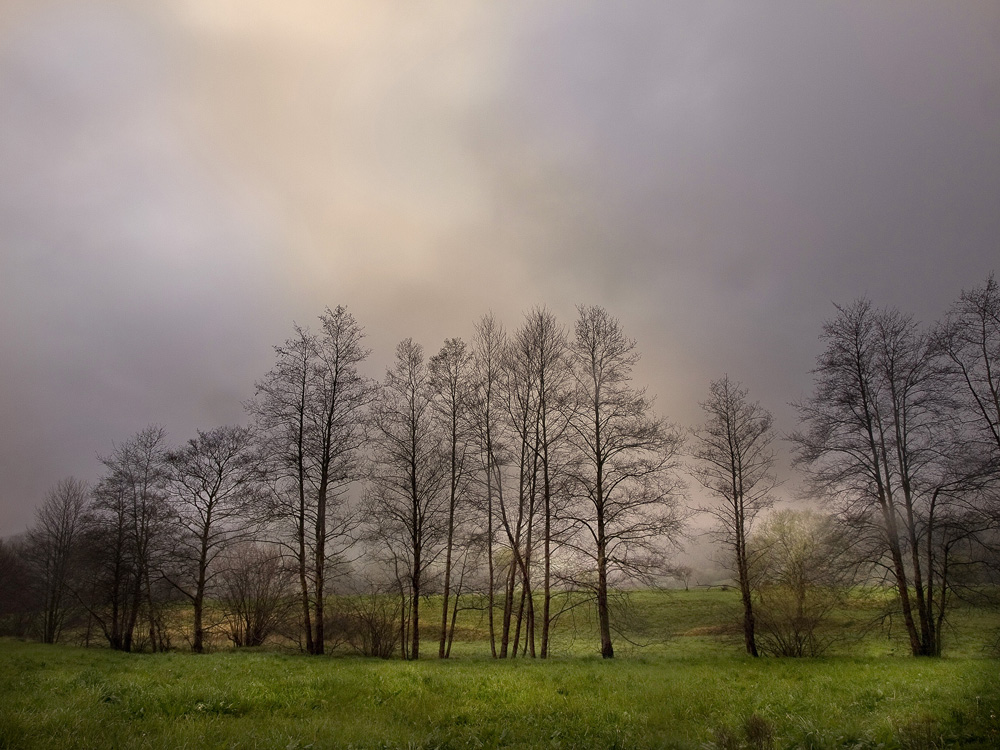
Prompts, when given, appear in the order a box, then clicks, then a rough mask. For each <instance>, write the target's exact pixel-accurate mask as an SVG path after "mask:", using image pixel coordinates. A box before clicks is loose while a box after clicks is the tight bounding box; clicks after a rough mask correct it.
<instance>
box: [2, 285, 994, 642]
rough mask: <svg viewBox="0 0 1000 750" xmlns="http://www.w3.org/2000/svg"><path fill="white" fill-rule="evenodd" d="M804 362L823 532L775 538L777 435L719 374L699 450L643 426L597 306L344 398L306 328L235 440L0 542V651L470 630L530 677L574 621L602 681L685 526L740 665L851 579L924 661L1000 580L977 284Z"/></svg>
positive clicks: (805, 443)
mask: <svg viewBox="0 0 1000 750" xmlns="http://www.w3.org/2000/svg"><path fill="white" fill-rule="evenodd" d="M823 340H824V342H825V344H826V349H825V351H824V353H823V354H822V355H821V356H820V357H819V359H818V361H817V365H816V368H815V370H814V371H813V373H814V378H815V387H814V392H813V394H812V395H811V396H810V397H809V398H807V399H805V400H804V401H802V402H801V403H800V404H797V408H798V410H799V414H800V422H801V425H800V429H799V431H797V432H795V433H793V434H792V435H791V436H790V439H791V441H792V443H793V445H794V448H795V456H796V457H795V461H796V464H797V465H798V466H800V467H801V468H802V469H803V470H804V472H805V474H806V476H808V478H809V481H810V484H811V494H812V496H813V498H814V500H815V501H816V503H817V504H818V506H819V507H820V508H822V509H823V510H824V511H825V512H824V513H821V514H815V513H813V514H802V513H792V512H789V511H782V512H778V513H775V512H773V511H772V506H773V504H774V496H773V491H774V489H775V488H776V486H777V479H776V475H775V473H774V463H775V452H774V441H775V433H774V426H773V419H772V416H771V414H770V412H768V411H767V410H766V409H764V408H763V407H762V406H760V405H759V404H757V403H755V402H752V401H751V400H750V399H749V395H748V391H747V390H746V389H745V388H744V387H743V386H742V385H741V384H740V383H738V382H736V381H734V380H731V379H730V378H729V376H725V377H723V378H721V379H719V380H717V381H715V382H713V383H712V384H711V385H710V388H709V395H708V399H707V400H706V401H705V402H704V403H703V404H702V408H703V411H704V422H703V423H702V424H701V425H699V426H697V427H696V428H694V429H691V430H688V431H686V433H685V432H682V431H681V430H680V429H679V428H677V427H675V426H673V425H671V424H669V423H668V422H666V421H664V420H663V419H662V418H661V417H659V416H658V415H657V414H656V413H655V411H654V404H653V400H652V399H651V398H650V397H649V396H647V394H646V391H645V390H644V389H643V388H641V387H639V386H637V385H636V384H635V383H634V381H633V370H634V367H635V365H636V363H637V361H638V359H639V352H638V349H637V345H636V342H635V341H633V340H632V339H631V338H629V337H628V336H627V335H626V334H625V332H624V331H623V330H622V327H621V325H620V323H619V321H618V320H617V319H615V318H614V317H613V316H611V315H610V314H609V313H608V312H607V311H605V310H604V309H603V308H600V307H592V306H582V307H580V308H579V309H578V317H577V320H576V321H575V324H574V326H573V327H572V329H571V330H570V329H567V328H566V327H565V326H563V325H562V324H560V323H559V322H558V321H557V320H556V318H555V317H554V316H553V315H552V314H551V313H550V312H549V311H548V310H546V309H544V308H536V309H533V310H530V311H529V312H528V313H527V314H526V315H525V316H524V320H523V322H522V324H521V326H520V327H519V328H517V329H516V330H513V331H510V332H508V331H507V330H506V329H505V328H504V327H503V325H502V324H501V323H499V322H498V321H497V320H496V319H495V318H493V317H492V316H491V315H487V316H485V317H483V318H482V319H481V320H480V321H479V322H478V323H477V325H476V327H475V335H474V337H473V339H472V340H471V341H468V342H466V341H463V340H461V339H448V340H447V341H445V342H444V344H443V346H442V347H441V349H440V350H439V351H438V352H437V353H435V354H433V355H431V356H430V357H428V356H426V355H425V352H424V350H423V348H422V347H421V346H420V345H419V344H417V343H416V342H414V341H412V340H410V339H406V340H404V341H402V342H400V344H399V345H398V347H397V349H396V356H395V359H394V361H393V363H392V364H391V366H390V367H389V368H388V371H387V372H386V374H385V377H384V379H383V380H382V381H380V382H378V381H374V380H372V379H369V378H367V377H365V376H364V375H363V374H362V367H363V365H364V362H365V361H366V359H367V357H368V356H369V351H368V350H367V349H366V348H365V346H364V331H363V329H362V327H361V326H360V325H359V323H358V322H357V321H356V320H355V319H354V317H353V315H351V313H350V312H348V311H347V310H346V309H345V308H343V307H337V308H336V309H332V310H331V309H327V310H325V311H324V313H323V314H322V315H321V316H320V319H319V326H318V327H317V328H316V329H315V330H313V329H309V328H304V327H299V326H296V327H295V328H294V329H293V334H292V336H291V337H290V338H289V339H288V340H286V341H285V342H284V343H282V344H281V345H279V346H276V347H275V359H274V365H273V367H272V368H271V370H270V371H269V372H268V373H266V374H265V375H264V376H263V377H262V378H261V379H260V380H259V381H258V383H257V387H256V392H255V394H254V396H253V398H251V399H250V400H249V401H248V402H247V403H246V410H247V413H248V416H249V420H248V426H224V427H219V428H215V429H212V430H208V431H204V432H202V431H199V432H198V433H197V435H196V436H195V437H193V438H191V439H190V440H188V442H187V443H186V444H184V445H182V446H170V445H168V443H167V440H166V436H165V434H164V431H163V429H162V428H160V427H157V426H150V427H147V428H145V429H143V430H141V431H139V432H138V433H136V434H135V435H134V436H132V437H131V438H129V439H128V440H126V441H124V442H123V443H122V444H120V445H114V446H113V447H112V450H111V452H110V453H109V454H108V455H106V456H104V457H102V458H101V462H102V464H103V466H104V472H103V474H102V476H101V478H100V480H99V481H98V482H97V483H96V484H95V485H94V486H93V487H88V486H86V485H84V484H83V483H81V482H79V481H77V480H75V479H66V480H63V481H61V482H59V483H58V484H56V486H55V487H54V488H53V489H52V490H51V491H50V493H49V494H48V496H47V497H46V498H45V501H44V503H43V504H42V506H41V507H40V508H39V510H38V513H37V516H36V521H35V524H34V525H33V526H32V527H31V528H30V529H29V530H28V532H26V533H25V534H23V535H21V536H19V537H16V538H13V539H8V540H0V628H2V630H3V632H6V633H8V634H15V635H22V636H31V637H37V638H39V639H41V640H43V641H45V642H48V643H54V642H56V641H58V640H59V639H60V637H62V636H63V635H64V634H65V633H66V632H67V629H69V628H71V629H72V631H73V633H74V638H79V639H82V640H83V641H85V642H87V643H105V644H106V645H108V646H110V647H111V648H114V649H120V650H123V651H132V650H137V649H148V650H160V649H166V648H172V647H176V646H179V645H182V644H178V643H173V642H172V639H176V638H177V637H178V635H177V634H178V633H181V632H183V633H185V637H186V639H187V644H186V645H188V646H189V647H190V648H191V649H193V650H194V651H202V650H204V649H205V648H206V643H207V638H208V635H209V634H210V633H225V634H226V635H227V637H228V638H229V639H230V640H231V642H232V643H233V645H235V646H237V647H245V646H258V645H262V644H264V643H266V642H268V640H269V639H270V638H273V637H282V638H285V639H288V640H289V641H290V642H294V643H297V644H298V645H299V647H301V648H302V649H303V650H304V651H306V652H308V653H311V654H323V653H325V652H326V651H327V650H328V649H329V648H330V647H331V646H332V645H334V644H338V643H342V642H346V643H349V644H350V645H352V646H354V647H355V648H357V649H358V650H359V651H361V652H362V653H367V654H373V655H379V656H390V655H392V654H394V653H398V654H399V655H401V656H402V657H403V658H407V659H416V658H419V657H420V655H421V645H422V642H421V638H422V636H424V635H428V634H430V633H433V634H434V636H435V638H436V644H435V645H436V646H437V649H436V650H437V656H438V657H440V658H447V657H448V656H449V655H450V654H451V650H452V644H453V642H454V639H455V636H456V623H457V622H458V614H459V611H460V610H461V609H469V608H473V609H476V610H478V611H479V612H480V613H481V617H482V618H483V619H482V621H483V622H484V625H485V627H487V628H488V633H489V649H490V653H491V654H492V655H493V656H494V657H495V658H511V657H515V656H531V657H536V656H537V657H540V658H545V657H547V656H549V655H550V654H551V649H552V640H551V638H552V634H553V632H554V631H555V629H556V628H557V627H558V625H559V621H560V618H562V617H563V616H564V615H566V614H567V613H568V612H571V611H572V610H573V609H574V608H576V607H579V606H581V605H587V606H592V607H593V611H594V612H595V615H596V621H597V624H598V628H599V634H600V651H601V654H602V655H603V656H604V657H606V658H608V657H612V656H613V655H614V640H615V633H616V627H617V625H616V621H615V618H614V609H613V607H612V606H611V598H612V596H613V595H614V593H615V592H616V591H619V590H622V589H623V588H625V587H628V586H636V585H650V586H652V585H660V584H662V583H663V582H664V580H665V579H668V578H670V577H671V576H674V577H675V578H678V579H683V581H684V584H685V586H687V580H688V578H689V577H690V571H689V570H687V571H685V570H684V569H683V568H680V567H678V566H675V565H673V564H672V560H673V555H672V550H673V548H674V547H675V546H676V545H677V544H678V542H679V541H680V538H681V534H682V531H683V529H684V521H685V519H686V517H687V516H688V515H689V513H690V512H691V511H702V512H707V513H710V514H711V515H712V517H713V518H714V520H715V526H714V531H713V533H714V534H715V535H716V537H717V539H718V540H719V541H720V542H721V543H722V545H723V548H724V549H725V550H727V553H728V560H727V561H728V562H729V564H730V565H731V569H732V575H733V580H734V581H735V582H736V584H737V586H738V588H739V592H740V600H741V603H742V612H743V616H742V619H741V626H742V628H741V629H742V633H743V641H744V645H745V648H746V650H747V652H748V653H749V654H751V655H754V656H756V655H758V654H759V653H776V654H787V655H800V654H803V653H816V652H818V651H819V650H821V648H822V646H823V643H822V637H821V635H820V633H819V630H818V629H817V626H818V624H819V623H821V622H822V620H823V618H824V617H825V616H827V614H828V613H829V612H830V610H831V609H832V608H833V607H834V606H835V604H836V595H837V592H838V591H843V590H844V588H845V587H846V586H849V585H850V584H852V583H855V582H858V581H862V580H863V581H866V582H868V583H872V582H875V581H884V584H885V585H886V586H888V587H890V588H892V589H893V590H894V591H895V598H896V610H897V613H898V615H899V616H900V617H901V618H902V620H903V622H904V624H905V627H906V630H907V634H908V638H909V642H910V646H911V650H912V652H913V653H914V654H915V655H938V654H940V653H941V646H942V640H941V633H942V627H943V624H944V622H945V618H946V615H947V612H948V611H949V608H950V606H951V604H952V602H953V601H954V600H955V598H956V597H971V596H984V595H987V594H988V593H989V592H990V585H993V586H995V584H996V583H997V582H998V581H997V575H998V572H1000V550H998V542H1000V537H998V533H1000V500H998V491H997V488H998V479H1000V293H998V289H997V284H996V282H995V281H994V279H993V277H992V276H991V277H990V278H989V279H988V280H987V282H986V283H985V284H984V285H983V286H982V287H980V288H977V289H974V290H972V291H971V292H967V293H963V294H962V296H961V298H960V299H959V301H958V302H956V304H955V305H954V306H953V308H952V310H951V311H950V312H949V314H948V316H947V317H946V319H945V320H944V321H942V322H941V323H939V324H937V325H934V326H931V327H927V328H924V327H921V326H919V325H918V324H917V323H916V322H914V321H913V320H912V319H911V318H909V317H907V316H905V315H903V314H901V313H899V312H898V311H895V310H888V309H882V310H879V309H876V308H875V307H874V306H873V305H872V304H871V303H870V302H868V301H867V300H860V301H858V302H855V303H853V304H852V305H850V306H847V307H843V308H839V307H838V308H837V315H836V317H835V318H834V319H833V320H831V321H829V322H828V323H827V324H826V325H825V327H824V332H823ZM685 470H686V473H687V474H688V475H690V476H692V477H693V478H694V479H695V480H696V481H697V483H698V484H700V485H701V486H702V487H703V488H704V489H705V490H706V493H707V497H708V498H709V500H708V501H707V502H706V503H705V504H703V505H701V506H699V507H689V503H688V502H687V496H686V492H685V485H684V483H683V479H682V476H683V474H684V472H685ZM333 594H339V596H336V597H333ZM431 594H434V595H435V597H434V598H433V599H430V598H429V596H430V595H431ZM179 602H183V603H187V604H188V605H189V606H187V607H180V608H179V607H178V606H177V604H178V603H179ZM334 602H336V603H335V604H334ZM432 602H433V605H434V606H435V607H436V608H437V609H436V610H435V611H431V612H430V613H428V612H427V611H426V608H427V607H428V606H431V603H432ZM179 613H182V614H179ZM179 616H183V617H184V618H185V619H186V620H187V621H186V623H184V625H185V627H183V628H180V627H178V625H179V624H180V623H178V622H177V618H178V617H179Z"/></svg>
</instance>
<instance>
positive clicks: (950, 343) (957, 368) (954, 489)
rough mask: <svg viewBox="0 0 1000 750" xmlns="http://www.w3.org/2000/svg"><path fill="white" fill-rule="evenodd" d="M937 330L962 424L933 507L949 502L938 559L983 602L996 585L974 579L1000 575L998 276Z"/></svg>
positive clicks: (964, 298) (965, 295) (966, 294)
mask: <svg viewBox="0 0 1000 750" xmlns="http://www.w3.org/2000/svg"><path fill="white" fill-rule="evenodd" d="M935 335H936V340H937V343H938V346H939V350H940V352H941V353H942V358H943V360H944V362H945V372H946V376H947V378H948V380H949V382H950V384H951V387H952V389H953V392H954V397H955V408H956V411H957V413H958V419H957V420H956V422H957V424H958V425H959V426H960V427H959V430H957V434H956V436H955V439H953V440H952V441H951V443H950V444H949V445H948V447H947V448H946V450H947V453H948V455H950V456H951V457H952V461H951V462H950V463H949V469H950V472H949V473H950V476H949V479H950V480H951V481H949V482H944V483H942V485H941V486H940V487H939V488H937V489H936V491H935V493H936V494H935V497H934V501H933V503H932V508H931V512H932V513H936V514H939V515H938V517H940V510H939V507H940V506H939V504H938V502H937V500H938V498H939V496H943V497H944V498H945V499H946V502H945V503H944V504H943V505H944V511H945V513H944V516H945V517H944V518H942V519H941V521H940V522H939V523H937V524H936V527H937V528H939V529H940V530H941V532H942V534H941V537H942V538H941V540H940V541H939V543H938V545H937V547H938V549H939V550H940V553H941V554H940V555H939V559H938V564H939V566H940V568H941V569H942V572H944V571H952V572H955V573H957V574H958V575H956V576H954V577H953V578H952V580H953V581H954V582H955V583H956V584H959V583H970V584H973V585H970V586H963V587H962V589H963V590H962V591H961V594H962V595H963V596H966V597H968V596H970V595H971V596H973V597H974V598H976V599H982V598H983V593H984V592H985V591H988V590H990V588H989V587H983V586H981V585H975V584H979V583H982V582H983V581H996V580H997V579H998V578H1000V487H998V485H1000V285H998V284H997V281H996V279H995V278H994V276H993V275H992V274H990V276H989V277H988V278H987V279H986V282H985V283H984V284H983V285H982V286H981V287H977V288H975V289H972V290H971V291H963V292H962V295H961V297H960V299H959V300H958V301H957V302H956V303H955V304H954V305H953V306H952V308H951V310H950V311H949V314H948V316H947V318H946V319H945V321H944V322H943V323H942V324H941V325H939V326H938V327H937V330H936V331H935ZM956 505H958V508H957V512H956V507H955V506H956ZM949 511H950V512H949ZM987 598H988V597H987Z"/></svg>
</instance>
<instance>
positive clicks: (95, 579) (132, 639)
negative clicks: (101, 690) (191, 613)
mask: <svg viewBox="0 0 1000 750" xmlns="http://www.w3.org/2000/svg"><path fill="white" fill-rule="evenodd" d="M165 441H166V434H165V433H164V431H163V428H162V427H158V426H155V425H154V426H150V427H147V428H145V429H143V430H142V431H140V432H139V433H137V434H136V435H135V436H133V437H132V438H130V439H129V440H127V441H125V442H124V443H122V444H120V445H116V446H115V447H114V450H113V451H112V453H111V455H109V456H107V457H104V458H102V459H101V462H102V463H103V464H104V466H105V468H106V474H105V475H104V477H102V479H101V480H100V482H98V484H97V486H96V487H95V489H94V499H93V503H92V505H91V513H90V515H89V520H88V533H87V537H88V539H87V548H88V552H87V553H86V554H87V555H88V557H89V560H88V561H87V562H88V569H89V570H90V571H91V574H90V576H89V580H87V581H84V582H82V583H81V586H80V588H79V589H78V595H79V596H80V597H81V600H82V601H83V602H84V603H85V605H86V606H87V609H88V611H89V612H90V614H91V616H92V617H93V618H94V620H95V621H96V622H97V623H98V625H99V626H100V628H101V630H102V631H103V633H104V635H105V637H106V638H107V640H108V644H109V645H110V646H111V648H113V649H116V650H121V651H131V650H132V649H133V647H134V645H135V643H136V627H137V625H138V622H139V617H140V614H144V615H145V617H146V620H147V623H148V626H149V630H148V637H149V643H150V645H151V647H152V648H153V649H154V650H156V649H157V648H160V647H162V646H166V645H167V639H168V634H167V633H166V632H165V630H164V628H163V624H162V622H161V619H160V613H159V607H158V605H159V600H158V597H157V596H156V586H155V584H156V583H157V581H158V578H157V570H158V568H159V566H160V564H161V562H162V557H163V553H164V551H165V549H166V548H167V546H168V542H167V539H168V534H169V531H170V526H169V523H168V520H169V512H168V506H167V499H166V489H165V485H166V465H165V462H164V456H165V451H166V447H165Z"/></svg>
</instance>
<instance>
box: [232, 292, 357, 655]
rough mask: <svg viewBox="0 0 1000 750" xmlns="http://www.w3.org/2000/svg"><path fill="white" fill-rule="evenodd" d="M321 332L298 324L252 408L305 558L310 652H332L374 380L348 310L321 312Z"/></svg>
mask: <svg viewBox="0 0 1000 750" xmlns="http://www.w3.org/2000/svg"><path fill="white" fill-rule="evenodd" d="M320 324H321V330H320V332H319V333H315V334H314V333H312V332H310V331H308V330H305V329H302V328H300V327H298V326H296V327H295V335H294V336H293V337H292V338H291V339H289V340H288V341H286V342H285V344H284V345H283V346H279V347H275V352H276V354H277V362H276V364H275V366H274V368H273V369H272V370H271V372H269V373H268V374H267V376H265V378H264V379H263V380H262V381H261V382H259V383H258V384H257V394H256V397H255V398H254V400H253V401H251V402H250V403H249V404H248V410H249V411H250V413H251V414H252V415H253V416H254V418H255V420H256V423H257V428H258V433H259V434H261V435H262V436H263V438H264V440H265V443H266V446H267V448H266V450H267V451H268V452H269V453H270V454H271V456H272V459H273V462H274V466H273V469H274V471H275V473H276V486H277V489H278V496H279V500H280V501H281V503H280V508H281V509H283V513H282V516H283V517H284V518H285V519H286V520H287V521H288V522H290V525H291V527H292V537H293V541H292V542H291V544H290V545H289V546H290V548H291V551H292V554H293V555H294V556H295V558H296V560H297V561H298V566H299V586H300V589H301V594H302V614H303V618H302V622H303V629H304V631H305V637H306V650H307V651H308V652H309V653H311V654H322V653H323V652H324V649H325V637H324V633H323V627H324V623H323V621H324V601H325V596H326V582H327V578H328V577H329V575H330V570H329V569H328V565H329V564H330V562H331V560H334V559H336V557H337V555H338V554H341V555H342V554H343V553H344V551H345V550H346V549H347V548H348V547H349V546H350V544H351V542H352V541H353V533H354V531H355V530H356V528H357V518H356V516H355V514H354V513H353V512H352V509H351V507H350V506H349V504H348V502H347V500H348V497H347V496H348V491H349V490H350V488H351V487H352V486H353V485H355V483H357V482H358V481H359V480H360V479H361V478H362V476H363V473H364V462H363V447H364V435H365V429H364V428H365V422H366V420H367V409H368V406H369V405H370V403H371V401H372V398H373V395H374V386H373V384H372V383H371V382H370V381H368V380H367V379H366V378H364V377H362V376H361V374H360V373H359V371H358V367H359V365H360V364H361V363H362V362H363V361H364V360H365V359H366V358H367V356H368V353H369V352H368V350H367V349H365V348H364V347H363V346H362V342H363V339H364V332H363V330H362V329H361V327H360V326H359V325H358V323H357V321H356V320H355V319H354V316H353V315H351V314H350V313H349V312H348V311H347V310H346V309H345V308H344V307H337V308H336V309H335V310H330V309H329V308H328V309H327V310H326V311H325V312H324V313H323V315H321V316H320Z"/></svg>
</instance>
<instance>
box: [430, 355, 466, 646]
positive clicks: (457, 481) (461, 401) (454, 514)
mask: <svg viewBox="0 0 1000 750" xmlns="http://www.w3.org/2000/svg"><path fill="white" fill-rule="evenodd" d="M471 369H472V356H471V354H470V353H469V351H468V347H467V346H466V344H465V342H464V341H462V340H461V339H448V340H447V341H445V343H444V346H443V347H441V351H439V352H438V353H437V354H435V355H434V356H433V357H431V360H430V366H429V370H428V374H429V376H430V385H431V388H432V390H433V391H434V396H435V398H434V403H435V411H436V413H437V418H438V421H439V422H440V426H441V429H442V432H443V433H444V436H445V441H446V445H447V451H448V520H447V524H446V531H445V536H446V540H445V560H444V586H443V589H442V596H441V635H440V639H439V643H438V657H439V658H441V659H444V658H446V657H447V656H448V655H449V654H450V651H451V641H452V637H453V635H454V623H455V620H456V617H457V612H458V596H455V601H454V603H452V602H451V598H452V573H453V567H454V566H453V563H454V560H453V558H454V556H455V551H456V550H455V541H456V538H455V535H456V531H457V528H458V525H459V521H460V515H461V514H462V512H463V510H464V508H460V507H459V503H460V500H461V496H462V494H463V491H464V489H465V487H466V485H467V484H468V479H469V472H470V464H471V461H469V460H468V454H469V447H470V445H469V443H470V434H469V418H468V410H469V406H470V403H469V401H470V392H469V390H470V374H471ZM452 604H453V609H454V611H452V610H449V605H452ZM449 618H450V620H451V623H452V625H451V628H450V629H449Z"/></svg>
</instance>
